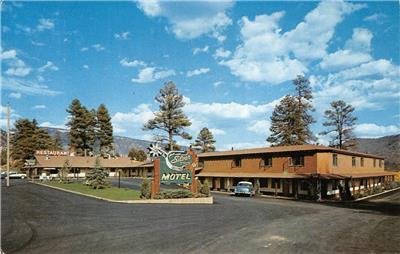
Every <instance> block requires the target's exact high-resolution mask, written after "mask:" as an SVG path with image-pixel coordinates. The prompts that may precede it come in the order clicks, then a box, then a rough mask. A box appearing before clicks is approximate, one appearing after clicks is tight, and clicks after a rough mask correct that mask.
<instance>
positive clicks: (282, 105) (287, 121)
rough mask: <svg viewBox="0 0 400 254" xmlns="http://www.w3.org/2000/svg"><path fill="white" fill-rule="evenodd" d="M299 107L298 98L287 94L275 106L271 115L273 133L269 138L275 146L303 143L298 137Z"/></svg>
mask: <svg viewBox="0 0 400 254" xmlns="http://www.w3.org/2000/svg"><path fill="white" fill-rule="evenodd" d="M297 109H298V105H297V100H296V98H295V97H293V96H290V95H286V96H285V97H284V98H283V99H282V100H281V101H280V102H279V104H278V105H276V106H275V109H274V111H273V112H272V116H271V127H270V131H271V135H270V136H269V137H268V139H267V141H268V142H270V143H271V144H272V145H274V146H281V145H299V144H301V141H300V140H299V138H298V126H297V124H298V121H297V119H296V117H297V116H296V112H297Z"/></svg>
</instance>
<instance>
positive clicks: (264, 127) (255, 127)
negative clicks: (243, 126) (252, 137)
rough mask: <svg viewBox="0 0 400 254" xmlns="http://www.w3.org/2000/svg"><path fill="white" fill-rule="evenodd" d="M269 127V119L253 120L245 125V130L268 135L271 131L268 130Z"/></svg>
mask: <svg viewBox="0 0 400 254" xmlns="http://www.w3.org/2000/svg"><path fill="white" fill-rule="evenodd" d="M270 127H271V122H270V121H269V120H255V121H252V122H250V124H249V125H248V126H247V130H249V131H251V132H254V133H257V134H264V135H267V136H269V135H270V133H271V132H270V130H269V128H270Z"/></svg>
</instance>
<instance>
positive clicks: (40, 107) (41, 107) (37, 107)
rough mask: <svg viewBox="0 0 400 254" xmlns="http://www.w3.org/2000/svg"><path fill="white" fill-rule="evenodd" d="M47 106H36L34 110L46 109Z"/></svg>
mask: <svg viewBox="0 0 400 254" xmlns="http://www.w3.org/2000/svg"><path fill="white" fill-rule="evenodd" d="M45 108H46V105H35V106H33V109H45Z"/></svg>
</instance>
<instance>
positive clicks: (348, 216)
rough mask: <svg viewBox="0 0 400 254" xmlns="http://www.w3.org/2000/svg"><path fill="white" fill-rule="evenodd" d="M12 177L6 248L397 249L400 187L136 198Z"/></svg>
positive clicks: (5, 193) (6, 192)
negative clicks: (173, 200)
mask: <svg viewBox="0 0 400 254" xmlns="http://www.w3.org/2000/svg"><path fill="white" fill-rule="evenodd" d="M11 183H12V187H9V188H7V187H4V186H2V194H1V195H2V200H1V202H2V207H1V211H2V214H1V216H2V218H1V222H2V223H1V230H2V235H1V240H2V249H3V250H4V251H5V252H6V253H293V252H296V253H298V252H300V253H337V252H342V253H357V252H368V253H382V252H392V253H396V252H397V253H399V252H400V231H399V228H400V202H399V200H400V193H399V192H397V193H396V194H393V195H391V196H387V197H385V198H384V199H383V200H374V201H372V202H364V203H360V204H356V205H355V204H353V205H336V204H335V205H326V204H316V203H308V202H300V201H286V200H275V199H265V198H263V199H253V198H237V197H231V196H228V195H221V194H220V195H215V204H214V205H144V204H141V205H138V204H117V203H108V202H104V201H100V200H95V199H91V198H87V197H83V196H79V195H75V194H70V193H66V192H62V191H58V190H53V189H49V188H47V187H42V186H37V185H34V184H31V183H28V182H27V181H21V180H14V181H12V182H11Z"/></svg>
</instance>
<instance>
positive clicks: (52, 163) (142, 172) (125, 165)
mask: <svg viewBox="0 0 400 254" xmlns="http://www.w3.org/2000/svg"><path fill="white" fill-rule="evenodd" d="M67 161H68V165H69V168H70V170H69V172H68V173H67V174H68V175H67V176H68V177H69V178H84V177H85V176H86V174H87V173H88V172H89V171H90V170H91V169H93V168H94V167H95V164H96V157H93V156H73V154H72V153H69V152H67V151H36V153H35V157H34V159H32V160H27V162H26V163H25V170H26V174H27V176H28V177H29V178H45V179H48V178H57V177H59V175H58V174H59V172H60V170H61V169H62V168H63V167H64V164H65V163H66V162H67ZM151 164H152V163H151ZM100 165H101V166H102V168H103V169H104V170H106V171H107V172H108V173H109V176H111V177H113V176H118V174H120V176H123V177H152V175H153V166H152V165H151V166H150V165H149V163H145V162H139V161H135V160H131V159H130V158H129V157H110V158H108V157H106V158H104V157H100Z"/></svg>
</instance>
